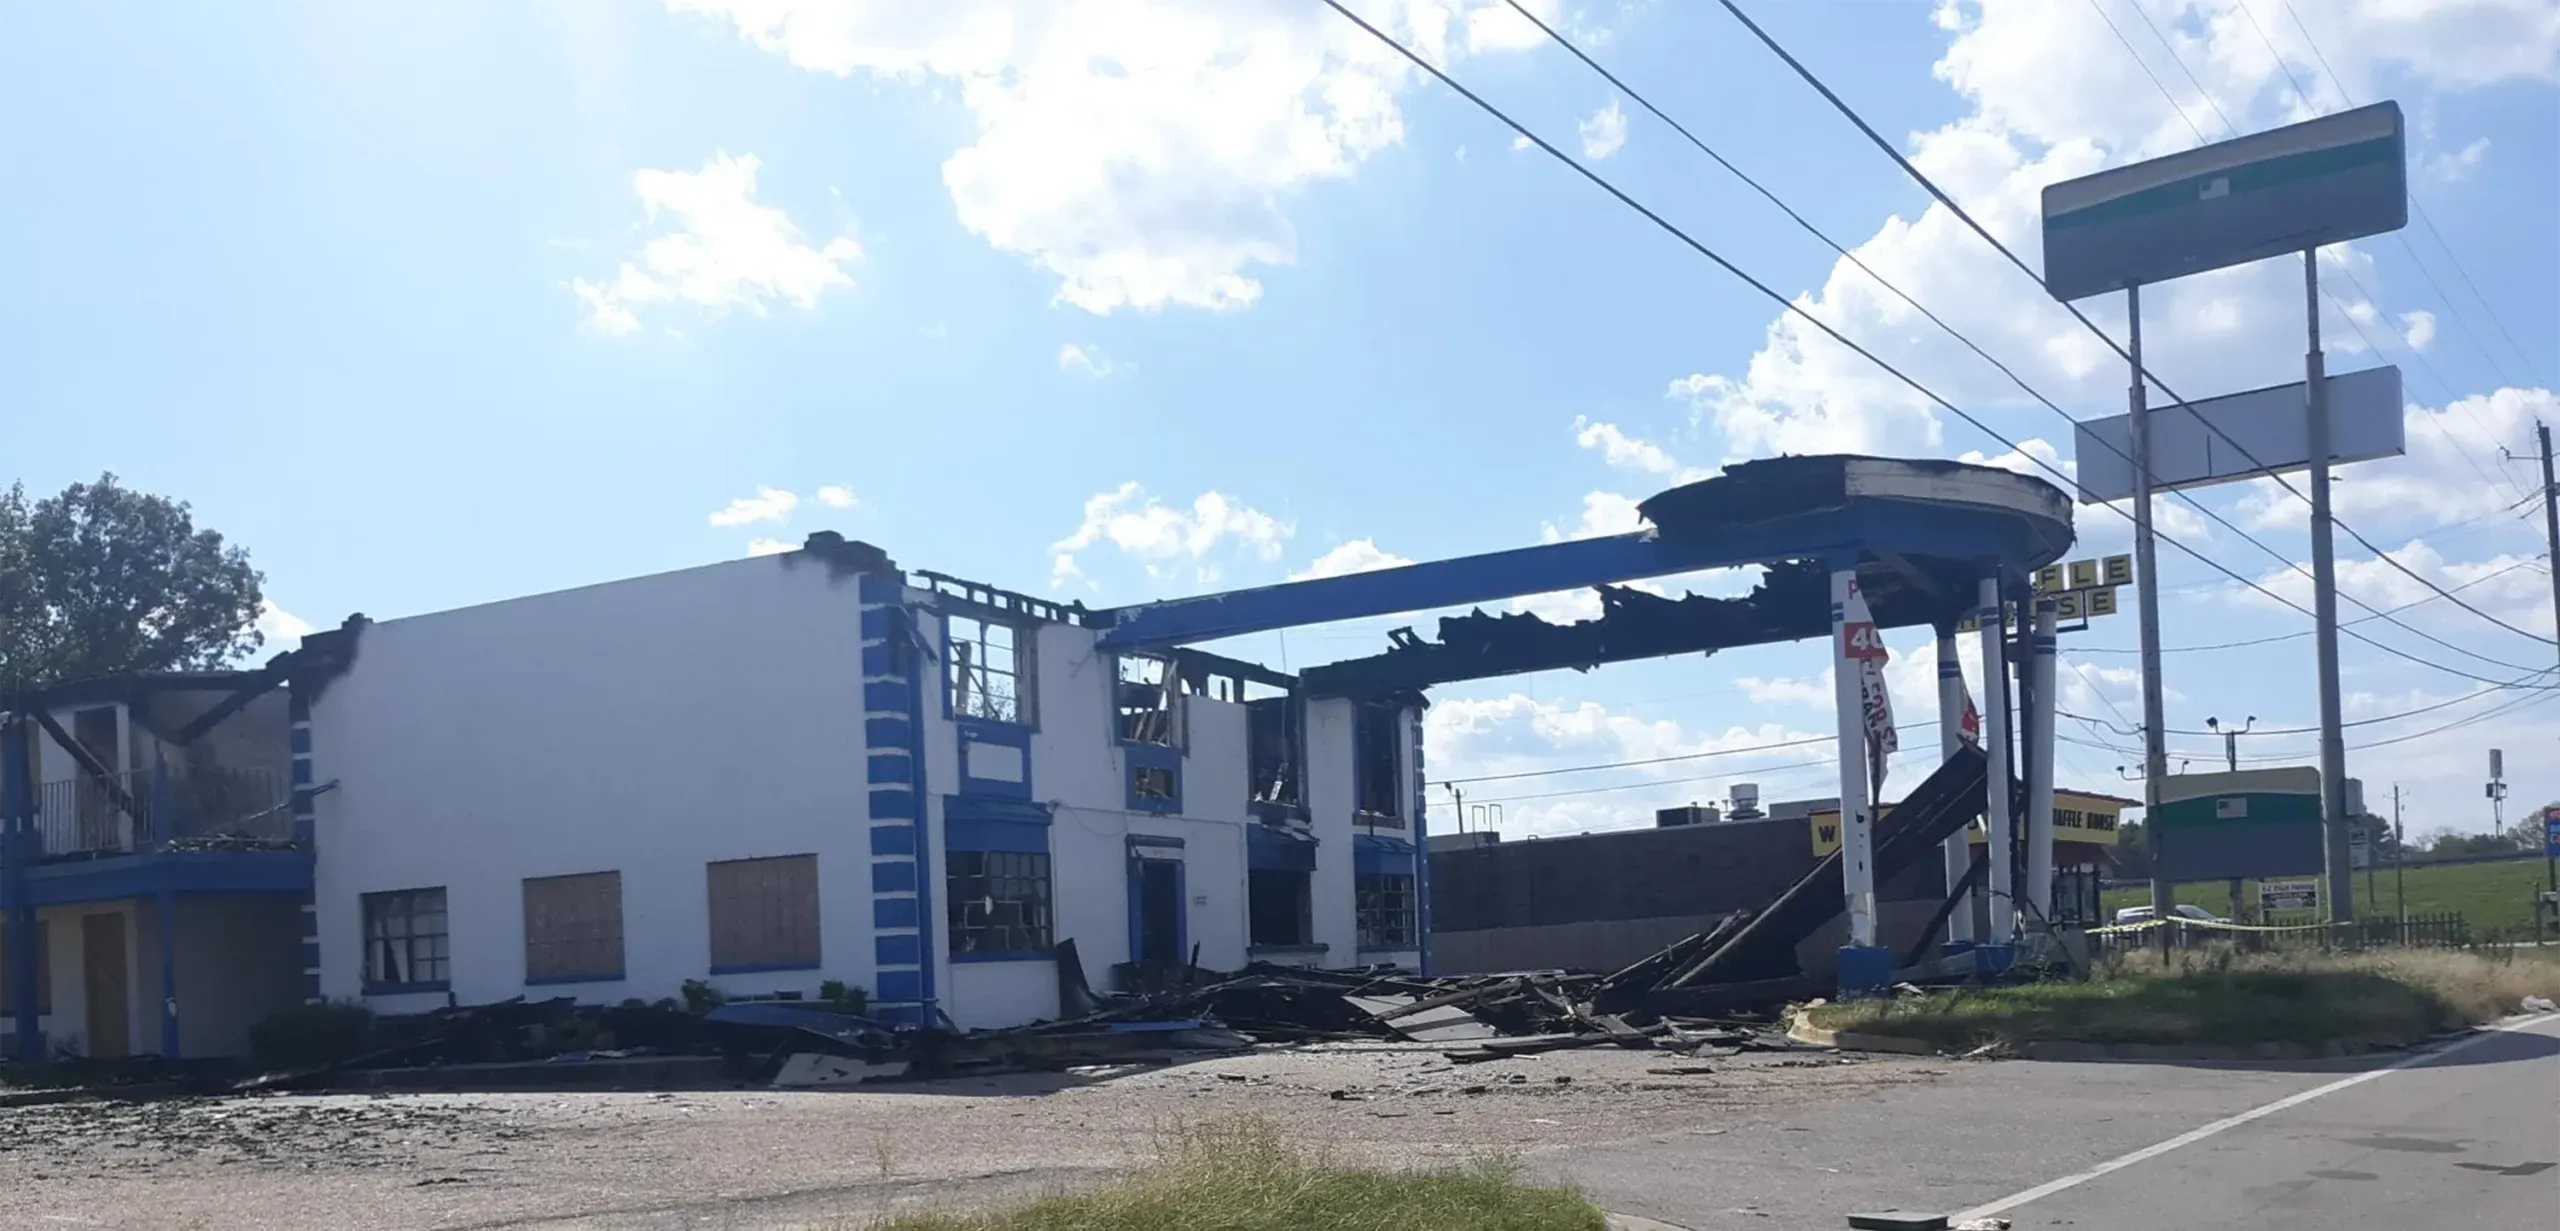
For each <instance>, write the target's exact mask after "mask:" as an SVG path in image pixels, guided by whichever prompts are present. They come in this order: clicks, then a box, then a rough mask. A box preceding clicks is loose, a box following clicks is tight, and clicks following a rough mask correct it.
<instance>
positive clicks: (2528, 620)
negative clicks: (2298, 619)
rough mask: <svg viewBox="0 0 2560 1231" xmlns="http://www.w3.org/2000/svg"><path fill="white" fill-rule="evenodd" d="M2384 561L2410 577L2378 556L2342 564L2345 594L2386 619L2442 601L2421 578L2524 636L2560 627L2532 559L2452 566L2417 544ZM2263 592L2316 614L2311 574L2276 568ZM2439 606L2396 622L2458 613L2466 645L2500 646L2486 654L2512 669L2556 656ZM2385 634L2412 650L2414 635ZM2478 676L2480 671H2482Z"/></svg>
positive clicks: (2246, 593)
mask: <svg viewBox="0 0 2560 1231" xmlns="http://www.w3.org/2000/svg"><path fill="white" fill-rule="evenodd" d="M2384 554H2386V555H2388V556H2389V557H2390V558H2391V559H2392V560H2394V561H2397V562H2398V563H2399V564H2400V565H2401V566H2403V567H2405V569H2406V570H2407V571H2406V572H2404V571H2402V569H2401V568H2394V567H2393V566H2392V565H2391V564H2389V563H2386V562H2385V561H2383V560H2382V559H2380V558H2378V557H2374V556H2344V555H2342V556H2340V557H2339V558H2338V562H2337V574H2338V592H2339V594H2341V595H2342V596H2352V597H2354V598H2357V599H2361V600H2363V601H2364V603H2365V604H2366V605H2367V606H2370V607H2377V608H2380V609H2382V610H2385V611H2389V610H2391V609H2392V608H2395V607H2401V606H2406V605H2408V604H2411V603H2416V602H2419V601H2421V600H2428V599H2434V596H2435V594H2436V591H2435V589H2433V588H2430V587H2429V586H2428V585H2427V584H2426V582H2422V581H2419V580H2418V578H2417V577H2411V576H2410V575H2409V574H2410V573H2416V574H2418V577H2424V578H2426V579H2427V581H2431V582H2434V583H2435V585H2436V586H2439V587H2442V588H2444V589H2446V590H2457V587H2460V589H2458V591H2457V592H2458V594H2459V596H2460V598H2461V599H2462V601H2463V602H2465V603H2468V604H2470V605H2471V606H2473V607H2477V608H2479V609H2481V610H2483V611H2486V612H2488V613H2489V614H2491V615H2494V616H2496V617H2498V618H2499V619H2502V620H2505V621H2506V622H2507V623H2509V624H2512V625H2515V626H2517V627H2519V628H2523V629H2526V630H2529V631H2532V632H2535V633H2537V634H2541V633H2543V632H2544V630H2547V629H2549V628H2551V626H2552V623H2551V578H2550V575H2549V574H2547V573H2543V572H2541V571H2538V570H2536V569H2530V568H2517V567H2515V566H2516V565H2519V564H2521V563H2523V562H2524V561H2525V560H2526V559H2527V558H2528V557H2526V556H2522V555H2516V554H2500V555H2496V556H2491V557H2489V558H2487V559H2482V560H2470V561H2456V560H2448V559H2446V558H2445V555H2444V553H2443V551H2442V550H2441V549H2439V548H2437V547H2436V546H2435V545H2434V544H2432V543H2429V542H2427V541H2426V540H2424V539H2411V540H2409V541H2408V542H2407V543H2404V544H2402V545H2400V546H2398V547H2394V548H2390V549H2388V550H2387V551H2386V552H2385V553H2384ZM2258 584H2259V585H2260V586H2262V587H2264V588H2265V589H2266V590H2269V591H2272V592H2274V593H2275V594H2277V595H2280V596H2282V597H2283V598H2285V599H2288V600H2290V601H2292V602H2293V603H2295V604H2297V605H2299V606H2300V607H2301V608H2303V609H2304V610H2309V609H2310V607H2311V578H2310V577H2308V576H2306V575H2304V573H2300V572H2296V571H2294V570H2292V569H2289V568H2274V567H2271V568H2270V569H2269V571H2267V572H2266V573H2264V574H2262V575H2261V576H2260V577H2259V578H2258ZM2239 598H2240V601H2241V602H2243V603H2246V604H2248V605H2251V606H2255V607H2262V608H2269V609H2281V607H2282V605H2281V604H2279V603H2278V602H2276V600H2275V599H2273V598H2269V597H2267V595H2265V594H2262V593H2260V592H2259V591H2256V590H2242V591H2240V592H2239ZM2434 602H2435V603H2437V604H2441V607H2440V608H2438V607H2433V606H2431V607H2429V608H2419V609H2417V610H2413V611H2409V612H2406V613H2402V614H2400V615H2398V616H2396V617H2395V618H2397V619H2398V620H2400V621H2401V622H2402V623H2409V624H2420V625H2423V623H2424V622H2425V621H2426V620H2427V619H2429V618H2433V617H2442V616H2446V615H2448V614H2449V613H2450V614H2452V615H2455V616H2458V618H2459V619H2460V620H2461V621H2463V623H2461V624H2458V625H2455V627H2458V628H2460V629H2461V630H2462V636H2463V638H2464V639H2465V640H2469V639H2471V638H2473V637H2476V636H2477V635H2479V634H2481V633H2487V634H2488V635H2489V636H2490V637H2491V638H2493V639H2495V642H2497V643H2498V644H2496V645H2495V646H2490V647H2483V648H2489V649H2491V651H2492V652H2493V653H2498V654H2499V656H2501V657H2506V658H2507V659H2508V660H2509V661H2516V659H2515V657H2514V656H2515V655H2524V656H2526V657H2528V658H2538V657H2541V656H2542V655H2547V654H2549V653H2550V651H2549V650H2548V649H2545V650H2541V651H2538V652H2537V651H2536V650H2534V649H2533V648H2532V647H2531V646H2530V645H2528V644H2526V643H2525V642H2524V641H2523V640H2521V639H2520V638H2515V637H2513V635H2512V634H2509V633H2505V632H2500V631H2497V630H2495V629H2493V628H2491V627H2490V626H2488V625H2486V624H2484V623H2481V622H2480V621H2479V620H2478V618H2477V617H2475V616H2470V615H2462V614H2460V612H2459V609H2458V608H2456V607H2454V606H2453V604H2451V603H2448V602H2444V601H2443V600H2441V599H2434ZM2365 614H2367V613H2366V612H2365V611H2364V610H2363V609H2361V608H2358V607H2355V606H2353V605H2352V604H2349V605H2347V606H2346V607H2345V609H2344V611H2343V612H2342V613H2341V617H2340V618H2341V619H2355V618H2358V617H2360V616H2363V615H2365ZM2377 629H2378V630H2379V631H2380V632H2381V633H2382V634H2383V637H2384V639H2385V640H2390V641H2392V642H2394V643H2395V644H2407V643H2408V634H2406V633H2402V632H2399V631H2397V630H2393V629H2388V628H2381V627H2380V626H2377ZM2374 631H2376V629H2368V630H2367V632H2368V633H2369V634H2370V633H2372V632H2374ZM2412 648H2415V649H2417V650H2418V651H2419V653H2420V654H2422V655H2423V656H2426V657H2430V658H2441V657H2442V655H2440V654H2437V653H2436V652H2434V651H2433V650H2431V649H2429V648H2426V647H2424V646H2416V647H2412ZM2474 669H2478V668H2477V665H2476V664H2475V665H2474Z"/></svg>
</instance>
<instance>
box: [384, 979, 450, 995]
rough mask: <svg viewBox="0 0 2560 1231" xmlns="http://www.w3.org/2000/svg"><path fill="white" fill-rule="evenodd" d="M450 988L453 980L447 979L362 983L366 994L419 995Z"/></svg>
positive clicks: (447, 990)
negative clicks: (424, 981) (418, 981)
mask: <svg viewBox="0 0 2560 1231" xmlns="http://www.w3.org/2000/svg"><path fill="white" fill-rule="evenodd" d="M452 990H453V982H452V981H451V980H449V979H437V980H435V981H433V982H431V983H367V984H365V985H364V994H365V995H367V996H419V995H424V994H426V993H428V992H450V991H452Z"/></svg>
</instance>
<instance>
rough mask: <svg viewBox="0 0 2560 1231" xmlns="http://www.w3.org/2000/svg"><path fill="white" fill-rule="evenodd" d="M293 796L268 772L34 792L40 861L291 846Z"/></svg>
mask: <svg viewBox="0 0 2560 1231" xmlns="http://www.w3.org/2000/svg"><path fill="white" fill-rule="evenodd" d="M292 800H293V791H292V788H291V786H289V785H288V784H287V782H286V780H285V776H284V775H283V774H281V773H278V772H276V771H274V770H269V769H139V770H134V771H132V772H130V773H122V774H112V775H109V776H107V777H106V778H104V779H98V778H92V777H88V776H85V775H84V776H82V777H79V778H73V779H67V780H65V781H61V782H47V783H44V784H42V785H40V786H38V787H37V788H36V800H35V803H36V824H35V829H36V833H37V835H38V837H39V838H40V840H41V841H40V846H39V850H40V851H41V854H42V857H43V858H47V859H61V858H70V857H76V856H94V855H118V854H135V853H139V852H145V851H164V850H265V849H278V848H283V847H288V846H290V845H292V842H293V809H292V806H291V805H292Z"/></svg>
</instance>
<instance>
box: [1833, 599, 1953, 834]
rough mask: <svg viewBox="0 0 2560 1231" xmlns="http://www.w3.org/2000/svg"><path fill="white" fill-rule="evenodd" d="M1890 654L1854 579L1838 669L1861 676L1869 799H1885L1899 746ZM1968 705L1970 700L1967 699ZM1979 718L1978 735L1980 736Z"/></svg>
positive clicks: (1843, 618)
mask: <svg viewBox="0 0 2560 1231" xmlns="http://www.w3.org/2000/svg"><path fill="white" fill-rule="evenodd" d="M1890 657H1891V655H1890V654H1888V653H1887V652H1886V651H1885V648H1884V634H1883V633H1881V632H1879V631H1877V629H1876V617H1875V613H1874V612H1873V611H1870V610H1868V608H1867V596H1866V595H1865V594H1864V593H1862V592H1861V591H1860V590H1859V589H1858V583H1857V581H1856V580H1855V579H1852V580H1851V581H1850V582H1849V605H1848V606H1847V608H1845V609H1844V610H1843V612H1842V615H1841V621H1840V663H1839V667H1838V669H1839V670H1842V671H1854V672H1857V675H1858V699H1859V702H1860V705H1859V710H1860V712H1861V713H1862V714H1863V715H1864V716H1865V720H1866V728H1867V781H1868V790H1869V791H1870V792H1871V794H1870V797H1869V798H1870V802H1871V803H1877V804H1880V803H1881V802H1882V801H1883V799H1884V769H1885V758H1887V757H1889V756H1891V755H1892V754H1893V752H1894V750H1895V749H1896V747H1897V746H1898V745H1897V744H1896V743H1895V742H1894V735H1893V698H1892V697H1891V696H1889V695H1887V694H1886V692H1885V688H1884V664H1885V662H1886V660H1887V659H1888V658H1890ZM1966 704H1967V706H1968V708H1970V706H1971V700H1970V699H1969V698H1968V700H1967V702H1966ZM1978 724H1979V720H1977V725H1976V727H1975V730H1976V735H1975V738H1976V739H1979V738H1980V735H1979V730H1980V727H1979V725H1978Z"/></svg>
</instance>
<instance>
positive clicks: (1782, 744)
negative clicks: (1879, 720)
mask: <svg viewBox="0 0 2560 1231" xmlns="http://www.w3.org/2000/svg"><path fill="white" fill-rule="evenodd" d="M1933 725H1935V724H1932V723H1905V724H1904V725H1902V726H1900V727H1897V728H1895V729H1896V730H1901V731H1913V730H1918V729H1920V728H1921V727H1924V726H1933ZM1838 738H1840V737H1839V736H1837V735H1809V736H1806V737H1805V738H1803V739H1789V740H1778V741H1776V742H1774V743H1767V744H1753V745H1751V746H1750V747H1747V748H1714V749H1709V750H1708V751H1706V752H1684V753H1681V754H1679V755H1677V756H1668V757H1645V758H1642V759H1640V760H1634V761H1608V762H1603V763H1601V764H1597V765H1568V766H1565V767H1563V768H1560V769H1528V770H1522V771H1520V772H1519V773H1515V774H1478V775H1476V776H1475V777H1472V778H1443V779H1441V780H1440V781H1441V783H1442V784H1443V785H1447V786H1465V785H1466V784H1468V783H1470V782H1509V781H1512V780H1514V779H1519V778H1545V777H1551V776H1553V775H1556V774H1583V773H1589V772H1591V771H1593V770H1601V769H1634V768H1637V767H1639V766H1645V765H1670V764H1673V763H1674V762H1679V761H1702V760H1705V759H1707V758H1709V757H1737V756H1743V755H1746V754H1749V753H1754V752H1774V751H1776V750H1778V749H1781V748H1805V747H1810V746H1811V745H1814V744H1827V743H1830V742H1831V741H1833V740H1836V739H1838ZM1486 802H1490V801H1486Z"/></svg>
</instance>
